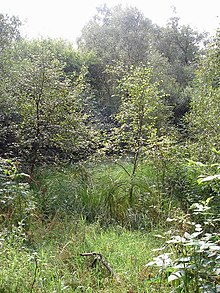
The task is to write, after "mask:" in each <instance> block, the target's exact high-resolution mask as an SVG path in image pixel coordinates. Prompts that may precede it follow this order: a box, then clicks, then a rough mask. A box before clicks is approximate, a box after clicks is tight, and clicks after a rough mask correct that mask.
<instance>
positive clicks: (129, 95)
mask: <svg viewBox="0 0 220 293" xmlns="http://www.w3.org/2000/svg"><path fill="white" fill-rule="evenodd" d="M113 73H115V74H117V76H121V78H120V79H119V80H118V87H117V89H118V91H119V93H120V95H121V105H120V107H119V111H118V113H117V114H116V115H115V120H116V124H117V126H116V127H115V128H114V135H113V138H111V140H112V143H113V145H114V148H115V150H117V151H118V152H121V153H122V154H125V153H126V154H129V155H131V156H132V157H133V169H132V172H131V174H130V176H131V188H130V192H129V197H130V203H131V204H132V202H133V188H134V185H133V180H134V178H135V175H136V171H137V167H138V162H139V160H140V158H141V157H142V155H143V154H146V150H147V148H148V143H149V141H150V139H151V136H152V135H153V134H154V133H156V134H157V136H161V135H162V134H163V133H165V132H167V129H168V118H169V117H170V115H171V112H170V109H169V107H168V106H166V104H165V103H164V97H165V95H164V94H163V93H162V92H161V91H160V90H159V84H158V83H156V82H154V78H153V71H152V68H149V67H146V66H129V67H127V68H124V67H123V66H122V65H121V66H118V67H116V68H113Z"/></svg>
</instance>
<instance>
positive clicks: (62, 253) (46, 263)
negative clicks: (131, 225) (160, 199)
mask: <svg viewBox="0 0 220 293" xmlns="http://www.w3.org/2000/svg"><path fill="white" fill-rule="evenodd" d="M154 233H156V231H155V232H154ZM154 233H152V232H151V233H146V232H145V233H144V232H140V231H139V232H138V231H133V232H131V231H128V230H126V229H125V228H122V227H120V226H115V227H109V228H107V229H104V228H102V227H101V226H100V224H99V223H94V224H90V225H88V224H86V221H85V220H84V219H76V218H75V219H74V218H72V221H70V220H69V218H68V220H67V221H65V220H63V221H62V222H60V221H55V222H53V225H51V223H48V224H47V225H45V224H41V223H35V227H32V230H31V235H29V236H28V238H29V239H27V237H26V236H25V235H24V234H23V233H22V227H20V228H15V229H14V230H13V231H12V232H11V234H10V237H11V238H10V237H9V235H8V236H7V235H1V236H2V237H1V253H0V261H1V271H0V292H14V293H15V292H148V291H147V290H151V291H149V292H157V287H158V284H154V282H152V284H151V283H150V280H151V279H152V278H153V273H152V270H151V271H149V270H148V269H147V268H146V267H145V264H146V263H147V262H148V261H149V260H150V259H151V257H152V255H153V254H152V249H153V248H155V246H156V245H157V246H159V245H161V242H160V241H158V240H157V238H155V237H154ZM12 238H13V239H12ZM14 238H16V241H14ZM28 240H29V241H28ZM85 252H99V253H102V255H103V257H104V259H105V260H106V261H107V262H108V264H109V265H110V266H111V268H112V270H113V271H114V273H115V275H117V279H116V278H114V277H113V276H112V275H111V274H110V272H109V271H108V270H107V269H106V268H105V267H104V266H103V265H102V264H101V263H97V265H96V266H95V267H94V268H92V267H91V264H92V262H93V258H84V257H82V256H80V254H81V253H85ZM149 288H150V289H149ZM165 289H166V287H164V291H163V292H166V290H165ZM167 292H168V291H167Z"/></svg>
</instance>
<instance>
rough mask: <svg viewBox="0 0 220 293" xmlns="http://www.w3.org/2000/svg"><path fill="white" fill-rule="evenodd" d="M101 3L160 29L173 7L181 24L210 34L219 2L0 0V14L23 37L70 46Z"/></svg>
mask: <svg viewBox="0 0 220 293" xmlns="http://www.w3.org/2000/svg"><path fill="white" fill-rule="evenodd" d="M104 3H106V4H107V6H108V7H113V6H115V5H117V4H122V6H124V7H126V6H127V5H128V6H133V7H137V8H138V9H139V10H140V11H141V12H142V13H143V14H144V15H145V17H147V18H149V19H151V20H152V22H153V23H157V24H158V25H160V26H163V25H165V24H166V23H167V20H168V18H169V17H170V16H172V15H173V14H172V11H173V7H175V8H176V11H177V16H178V17H180V19H181V24H189V25H190V26H191V27H193V28H194V29H197V30H199V31H200V32H203V31H206V32H209V33H210V34H211V35H214V34H215V32H216V29H217V28H220V0H209V1H207V0H0V13H3V14H6V13H7V14H8V15H15V16H18V17H19V18H20V20H21V21H22V22H23V24H24V25H23V27H22V34H23V36H25V37H27V38H38V37H50V38H62V39H66V40H68V41H70V42H72V43H74V42H75V41H76V39H77V38H78V37H79V36H80V32H81V30H82V28H83V26H84V25H85V24H86V23H87V22H88V21H89V20H90V19H91V18H92V16H94V15H95V13H96V8H97V7H99V6H101V5H103V4H104Z"/></svg>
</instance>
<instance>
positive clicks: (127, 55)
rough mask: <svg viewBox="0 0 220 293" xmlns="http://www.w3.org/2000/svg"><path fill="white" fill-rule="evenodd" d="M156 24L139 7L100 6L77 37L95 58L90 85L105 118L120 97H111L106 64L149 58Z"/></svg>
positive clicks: (104, 118) (140, 60) (113, 111)
mask: <svg viewBox="0 0 220 293" xmlns="http://www.w3.org/2000/svg"><path fill="white" fill-rule="evenodd" d="M153 30H154V25H153V24H152V22H151V21H150V20H149V19H147V18H145V17H144V16H143V14H142V13H141V12H140V11H139V10H138V9H136V8H133V7H127V8H122V6H120V5H119V6H115V7H113V8H111V9H110V8H108V7H107V6H103V7H102V8H98V12H97V14H96V15H95V16H94V18H93V19H92V20H91V21H90V22H89V23H88V24H87V25H86V26H85V27H84V28H83V30H82V35H81V37H80V39H79V40H78V47H79V49H80V50H82V51H86V52H88V51H89V52H90V51H93V52H94V53H95V54H96V62H95V63H94V64H93V65H92V66H90V67H89V72H90V78H91V85H92V86H93V88H94V90H95V92H96V100H97V105H98V107H99V109H100V112H101V115H102V117H103V121H105V122H106V121H107V122H108V123H109V120H110V119H109V117H110V116H111V115H112V114H113V113H115V111H116V110H117V108H118V106H119V103H120V99H117V98H116V97H114V98H113V97H112V94H113V91H112V87H113V86H112V83H111V82H110V80H109V75H108V73H107V72H106V66H108V65H110V64H114V63H115V61H121V62H123V63H124V64H136V65H138V64H140V63H142V62H143V63H144V62H147V58H148V54H149V48H150V45H151V36H152V31H153Z"/></svg>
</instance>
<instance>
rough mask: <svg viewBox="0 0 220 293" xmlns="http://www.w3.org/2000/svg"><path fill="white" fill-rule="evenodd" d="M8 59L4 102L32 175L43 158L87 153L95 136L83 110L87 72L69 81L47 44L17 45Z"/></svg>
mask: <svg viewBox="0 0 220 293" xmlns="http://www.w3.org/2000/svg"><path fill="white" fill-rule="evenodd" d="M8 57H9V58H8V62H10V67H9V64H8V65H7V64H5V67H6V69H7V71H6V72H7V75H5V84H6V87H5V88H4V96H5V97H6V98H5V99H4V100H7V101H9V105H10V108H9V111H10V110H11V109H13V110H12V113H13V112H14V116H15V118H14V120H13V121H12V122H11V125H10V127H11V128H13V131H14V135H16V140H15V143H16V146H15V147H16V152H17V155H18V156H21V157H22V159H24V160H25V161H26V162H28V163H29V166H30V172H31V173H32V172H33V169H34V167H35V165H36V164H37V163H38V162H39V161H42V160H43V161H44V160H45V158H47V159H48V157H49V158H51V159H52V157H55V156H59V153H60V154H61V155H63V156H67V157H72V156H73V154H74V153H77V151H78V150H79V149H81V150H82V151H83V150H86V148H87V145H88V144H89V143H90V141H91V140H90V138H92V134H94V133H92V132H91V134H90V135H89V132H88V128H89V112H88V111H87V112H86V109H85V105H86V104H87V101H86V97H85V96H86V95H89V93H88V89H87V88H86V81H85V76H86V73H87V71H86V68H84V67H83V68H82V71H81V73H80V74H79V75H78V76H76V77H75V79H74V80H73V81H71V80H70V79H69V78H68V77H67V76H66V74H65V72H64V65H63V64H62V63H61V62H60V61H59V60H58V59H57V58H56V57H55V54H54V53H53V50H51V49H50V43H49V42H47V41H44V40H43V41H32V42H27V41H23V42H20V43H17V44H16V45H15V46H14V48H13V50H12V51H9V52H8ZM90 96H91V93H90ZM4 100H3V101H4ZM85 122H86V123H87V124H88V127H87V126H86V124H85ZM14 151H15V150H14ZM54 159H55V158H53V161H54Z"/></svg>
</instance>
